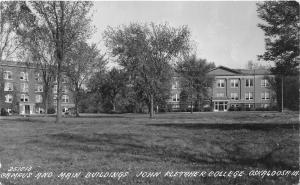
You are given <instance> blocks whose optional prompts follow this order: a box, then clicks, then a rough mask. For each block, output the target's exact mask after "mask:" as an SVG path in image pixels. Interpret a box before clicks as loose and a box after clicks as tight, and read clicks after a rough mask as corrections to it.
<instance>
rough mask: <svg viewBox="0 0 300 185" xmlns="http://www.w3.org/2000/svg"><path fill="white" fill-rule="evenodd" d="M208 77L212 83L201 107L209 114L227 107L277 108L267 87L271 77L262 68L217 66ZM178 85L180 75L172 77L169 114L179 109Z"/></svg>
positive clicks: (273, 93)
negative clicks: (209, 109) (208, 109)
mask: <svg viewBox="0 0 300 185" xmlns="http://www.w3.org/2000/svg"><path fill="white" fill-rule="evenodd" d="M208 75H211V76H213V77H214V78H215V80H214V83H213V86H212V88H209V97H208V99H207V100H206V101H205V103H203V105H205V106H208V104H209V106H211V110H212V111H227V110H229V109H230V107H231V108H233V109H247V110H254V109H257V108H268V107H273V106H276V105H277V102H276V99H275V97H276V96H275V92H273V91H272V90H271V89H270V88H269V83H268V82H269V81H268V78H272V77H274V75H272V74H271V73H270V72H269V71H268V70H266V69H256V70H247V69H230V68H227V67H224V66H219V67H217V68H214V69H212V70H211V71H210V72H209V73H208ZM179 83H180V76H179V75H174V77H173V79H172V89H171V97H170V99H169V101H168V104H169V105H170V107H171V108H172V110H173V111H176V110H181V107H180V106H181V103H180V93H181V88H180V84H179ZM189 108H190V106H189ZM206 108H207V107H206Z"/></svg>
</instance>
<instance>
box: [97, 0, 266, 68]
mask: <svg viewBox="0 0 300 185" xmlns="http://www.w3.org/2000/svg"><path fill="white" fill-rule="evenodd" d="M94 3H95V7H94V9H95V10H94V11H95V12H94V20H93V23H94V25H95V26H96V29H97V32H96V33H95V34H94V36H93V37H92V41H93V42H97V43H100V45H103V40H102V33H103V31H104V30H105V28H106V27H107V26H113V27H116V26H119V25H122V24H129V23H130V22H141V23H144V22H155V23H164V22H169V24H170V25H171V26H179V25H187V26H188V27H189V29H190V30H191V35H192V40H194V42H195V46H196V55H197V57H198V58H205V59H207V60H208V61H210V62H215V64H216V65H217V66H218V65H224V66H227V67H232V68H244V67H245V66H246V63H247V61H249V60H253V61H257V55H258V54H262V53H263V52H264V50H265V46H264V33H263V31H262V30H261V29H260V28H258V27H257V24H258V23H259V22H261V20H260V19H259V18H258V17H257V12H256V2H255V1H252V2H251V1H248V2H247V1H239V2H233V1H232V2H224V1H223V2H217V1H213V2H205V1H191V2H184V1H173V2H172V1H165V2H158V1H152V2H151V1H149V2H146V1H139V2H137V1H134V2H124V1H121V2H111V1H102V2H94ZM100 49H101V50H102V51H104V50H105V48H100Z"/></svg>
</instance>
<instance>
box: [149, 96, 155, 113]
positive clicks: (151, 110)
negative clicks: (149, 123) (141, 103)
mask: <svg viewBox="0 0 300 185" xmlns="http://www.w3.org/2000/svg"><path fill="white" fill-rule="evenodd" d="M153 116H154V111H153V95H152V94H151V95H150V118H153Z"/></svg>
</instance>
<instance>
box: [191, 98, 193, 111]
mask: <svg viewBox="0 0 300 185" xmlns="http://www.w3.org/2000/svg"><path fill="white" fill-rule="evenodd" d="M191 114H193V100H191Z"/></svg>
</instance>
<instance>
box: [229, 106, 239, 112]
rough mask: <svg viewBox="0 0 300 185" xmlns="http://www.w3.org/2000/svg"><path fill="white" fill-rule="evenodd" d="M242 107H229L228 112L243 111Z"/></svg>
mask: <svg viewBox="0 0 300 185" xmlns="http://www.w3.org/2000/svg"><path fill="white" fill-rule="evenodd" d="M241 110H242V108H241V107H229V109H228V111H241Z"/></svg>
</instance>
